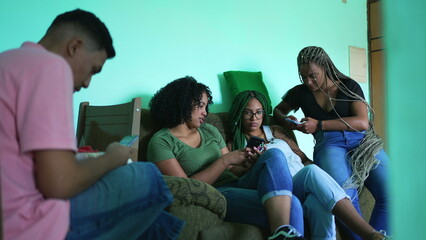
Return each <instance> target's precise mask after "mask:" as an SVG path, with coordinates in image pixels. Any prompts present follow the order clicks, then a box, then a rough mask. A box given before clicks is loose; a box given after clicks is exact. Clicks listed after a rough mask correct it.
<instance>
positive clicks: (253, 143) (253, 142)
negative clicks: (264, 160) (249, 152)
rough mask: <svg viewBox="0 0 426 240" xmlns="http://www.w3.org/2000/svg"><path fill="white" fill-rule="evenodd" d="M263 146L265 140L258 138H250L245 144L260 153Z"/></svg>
mask: <svg viewBox="0 0 426 240" xmlns="http://www.w3.org/2000/svg"><path fill="white" fill-rule="evenodd" d="M264 144H265V139H263V138H260V137H256V136H252V137H250V139H249V140H248V142H247V146H246V147H249V148H254V147H256V148H258V149H259V150H260V151H261V149H260V147H261V146H263V145H264Z"/></svg>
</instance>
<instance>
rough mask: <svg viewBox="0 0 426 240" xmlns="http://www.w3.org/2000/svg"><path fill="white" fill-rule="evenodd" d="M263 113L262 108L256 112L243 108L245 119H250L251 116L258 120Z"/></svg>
mask: <svg viewBox="0 0 426 240" xmlns="http://www.w3.org/2000/svg"><path fill="white" fill-rule="evenodd" d="M264 113H265V111H264V110H259V111H257V112H252V111H250V110H244V111H243V116H244V119H245V120H250V119H251V118H252V117H253V116H255V117H256V119H258V120H260V119H262V118H263V114H264Z"/></svg>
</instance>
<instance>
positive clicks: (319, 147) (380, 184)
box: [314, 131, 390, 239]
mask: <svg viewBox="0 0 426 240" xmlns="http://www.w3.org/2000/svg"><path fill="white" fill-rule="evenodd" d="M363 138H364V133H359V132H350V131H327V132H322V131H321V132H317V133H316V134H315V140H316V144H315V148H314V161H315V163H316V164H317V165H318V166H319V167H321V168H322V169H324V171H326V172H327V173H328V174H330V175H331V176H332V177H333V178H334V179H335V180H336V182H337V183H338V184H339V185H340V186H342V185H343V184H344V183H345V181H346V180H347V179H348V178H349V177H350V176H351V174H352V167H351V165H350V163H349V161H348V159H349V157H350V155H349V154H350V151H351V150H353V149H355V148H356V147H358V146H359V144H360V141H361V140H362V139H363ZM376 159H378V160H379V164H378V165H377V166H375V167H374V168H373V169H372V170H371V171H370V174H369V176H368V178H367V179H366V181H365V183H364V185H365V186H366V187H367V189H368V190H369V191H370V192H371V194H372V195H373V197H374V199H375V200H376V204H375V206H374V209H373V212H372V215H371V218H370V225H372V226H373V227H374V228H375V229H376V230H385V231H387V232H388V233H389V232H390V229H389V227H388V219H389V216H388V215H389V213H388V199H389V191H388V186H387V185H388V164H389V157H388V156H387V154H386V152H385V151H384V150H383V149H382V150H381V151H379V153H377V155H376ZM346 193H347V194H348V195H349V196H350V197H351V199H352V202H353V204H354V206H355V208H356V209H357V210H358V212H359V213H360V214H361V211H360V208H359V202H358V196H357V189H354V188H351V189H347V190H346ZM346 231H349V230H348V229H346ZM350 234H351V235H352V239H360V237H359V236H357V235H355V234H354V233H350Z"/></svg>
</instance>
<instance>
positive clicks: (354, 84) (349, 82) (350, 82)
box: [340, 79, 364, 98]
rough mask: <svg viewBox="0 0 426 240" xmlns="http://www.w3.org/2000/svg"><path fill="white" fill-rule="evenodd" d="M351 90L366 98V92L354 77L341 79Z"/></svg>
mask: <svg viewBox="0 0 426 240" xmlns="http://www.w3.org/2000/svg"><path fill="white" fill-rule="evenodd" d="M340 81H341V82H342V83H343V84H344V85H345V86H346V87H347V88H348V89H349V90H351V91H352V92H354V93H356V94H358V95H360V96H361V97H363V98H364V92H363V91H362V88H361V86H360V85H359V83H358V82H356V81H355V80H353V79H341V80H340Z"/></svg>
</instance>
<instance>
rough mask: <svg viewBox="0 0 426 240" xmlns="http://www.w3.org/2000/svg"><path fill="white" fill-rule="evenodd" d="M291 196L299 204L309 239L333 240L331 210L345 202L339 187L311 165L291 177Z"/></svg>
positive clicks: (316, 167) (323, 172) (334, 231)
mask: <svg viewBox="0 0 426 240" xmlns="http://www.w3.org/2000/svg"><path fill="white" fill-rule="evenodd" d="M293 194H294V195H295V196H297V197H298V198H299V199H300V201H301V202H302V205H303V212H304V216H305V219H306V220H307V221H308V223H309V227H310V233H311V237H310V239H311V240H333V239H336V226H335V221H334V215H333V213H332V210H333V208H334V206H335V205H336V203H337V202H338V201H340V200H342V199H343V198H349V196H347V195H346V193H345V191H344V190H343V189H342V188H341V187H340V186H339V184H337V183H336V181H334V179H333V178H332V177H331V176H330V175H328V174H327V173H326V172H325V171H324V170H322V169H321V168H319V167H318V166H316V165H314V164H311V165H308V166H306V167H304V168H302V169H301V170H300V171H299V172H298V173H296V175H294V176H293Z"/></svg>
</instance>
